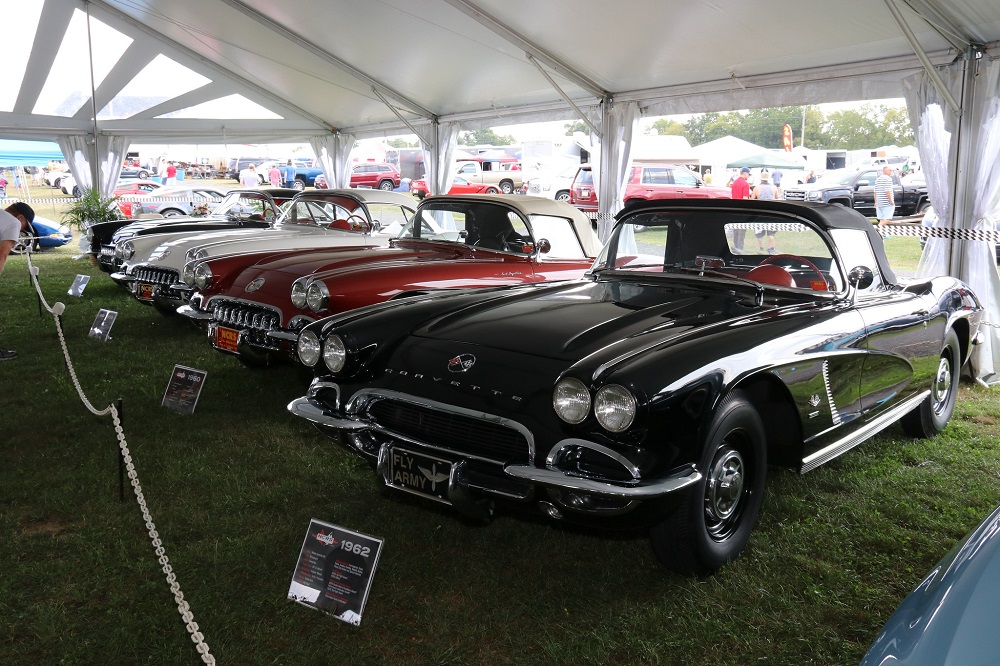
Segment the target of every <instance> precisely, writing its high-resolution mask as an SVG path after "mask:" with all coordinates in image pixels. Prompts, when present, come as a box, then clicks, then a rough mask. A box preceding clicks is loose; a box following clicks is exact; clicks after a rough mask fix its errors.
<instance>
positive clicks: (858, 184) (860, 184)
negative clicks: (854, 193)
mask: <svg viewBox="0 0 1000 666" xmlns="http://www.w3.org/2000/svg"><path fill="white" fill-rule="evenodd" d="M868 185H871V183H870V182H869V181H867V180H859V181H858V183H857V185H855V186H854V189H858V188H859V187H866V186H868Z"/></svg>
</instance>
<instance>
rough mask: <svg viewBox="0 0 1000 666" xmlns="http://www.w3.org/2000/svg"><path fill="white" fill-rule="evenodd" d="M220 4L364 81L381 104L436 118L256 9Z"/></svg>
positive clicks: (234, 1)
mask: <svg viewBox="0 0 1000 666" xmlns="http://www.w3.org/2000/svg"><path fill="white" fill-rule="evenodd" d="M220 2H223V3H224V4H227V5H229V6H230V7H232V8H233V9H235V10H237V11H239V12H240V13H242V14H244V15H245V16H248V17H250V18H252V19H253V20H254V21H256V22H257V23H260V24H261V25H262V26H264V27H266V28H267V29H269V30H271V31H272V32H275V33H277V34H279V35H281V36H282V37H284V38H285V39H287V40H288V41H290V42H292V43H294V44H296V45H298V46H301V47H302V48H304V49H305V50H307V51H309V52H310V53H312V54H313V55H315V56H316V57H318V58H320V59H322V60H325V61H326V62H328V63H329V64H331V65H333V66H334V67H336V68H337V69H340V70H343V71H345V72H347V73H348V74H350V75H351V76H353V77H354V78H356V79H358V80H360V81H364V82H365V83H367V84H368V85H369V86H371V87H372V88H373V89H374V90H376V91H378V92H379V93H381V94H379V95H378V97H379V99H381V100H382V101H383V102H385V97H391V98H392V99H395V100H396V101H397V102H399V103H401V104H402V105H403V106H405V107H407V108H409V109H410V110H411V111H413V112H414V113H416V114H418V115H420V116H423V117H424V118H427V119H428V120H434V119H435V118H436V117H437V114H436V113H434V112H433V111H431V110H430V109H427V108H425V107H424V106H423V105H421V104H419V103H418V102H415V101H414V100H412V99H410V98H409V97H407V96H406V95H404V94H403V93H401V92H398V91H396V90H393V89H392V88H390V87H389V86H387V85H385V84H384V83H382V82H381V81H379V80H378V79H376V78H374V77H372V76H369V75H368V74H366V73H365V72H362V71H361V70H360V69H358V68H357V67H354V66H353V65H351V64H349V63H347V62H345V61H343V60H341V59H340V58H338V57H337V56H335V55H333V54H332V53H330V52H329V51H326V50H324V49H323V48H321V47H319V46H318V45H316V44H314V43H313V42H311V41H309V40H308V39H306V38H305V37H303V36H302V35H300V34H298V33H296V32H294V31H292V30H290V29H289V28H286V27H285V26H283V25H282V24H280V23H278V22H277V21H275V20H274V19H272V18H271V17H269V16H267V15H265V14H262V13H260V12H258V11H257V10H256V9H253V8H252V7H248V6H247V5H245V4H244V3H242V2H240V1H239V0H220ZM386 106H389V108H390V110H392V111H393V112H394V113H395V112H396V111H395V109H393V107H392V106H391V105H389V104H388V103H386ZM397 115H398V114H397Z"/></svg>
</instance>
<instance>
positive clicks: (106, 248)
mask: <svg viewBox="0 0 1000 666" xmlns="http://www.w3.org/2000/svg"><path fill="white" fill-rule="evenodd" d="M113 256H115V246H114V245H102V246H101V258H102V259H103V258H104V257H113Z"/></svg>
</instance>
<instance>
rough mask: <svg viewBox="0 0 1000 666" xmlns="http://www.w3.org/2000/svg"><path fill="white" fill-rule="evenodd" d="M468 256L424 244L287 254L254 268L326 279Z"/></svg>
mask: <svg viewBox="0 0 1000 666" xmlns="http://www.w3.org/2000/svg"><path fill="white" fill-rule="evenodd" d="M469 254H471V253H470V252H469V251H467V250H464V249H463V248H462V246H453V245H443V244H436V243H425V244H423V245H408V246H401V245H395V246H392V247H386V246H380V247H373V248H370V249H358V250H346V251H345V250H336V249H333V250H330V251H327V252H310V253H308V254H307V255H302V254H299V253H296V252H289V253H288V254H284V255H281V256H278V257H271V258H269V259H267V260H265V261H263V262H261V263H259V264H256V266H255V267H256V268H259V269H261V271H277V272H280V273H294V274H295V275H298V276H302V275H314V276H315V277H317V278H328V277H331V276H332V275H333V274H335V273H336V272H339V271H343V270H347V269H350V268H352V267H353V266H355V265H356V264H359V263H364V265H365V268H366V269H367V268H369V267H370V268H371V269H372V270H374V269H376V268H377V267H378V266H379V265H385V263H387V262H389V263H392V264H398V263H400V262H408V261H414V262H417V261H431V260H452V259H459V258H461V257H462V256H464V255H469Z"/></svg>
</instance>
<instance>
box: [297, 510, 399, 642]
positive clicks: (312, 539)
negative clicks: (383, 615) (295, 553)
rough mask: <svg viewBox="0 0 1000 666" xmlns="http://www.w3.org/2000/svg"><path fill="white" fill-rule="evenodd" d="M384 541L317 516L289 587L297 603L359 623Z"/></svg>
mask: <svg viewBox="0 0 1000 666" xmlns="http://www.w3.org/2000/svg"><path fill="white" fill-rule="evenodd" d="M381 551H382V540H381V539H378V538H375V537H371V536H367V535H365V534H360V533H358V532H354V531H352V530H348V529H345V528H343V527H338V526H337V525H331V524H330V523H324V522H323V521H320V520H316V519H315V518H313V519H312V520H310V522H309V529H308V530H307V531H306V538H305V540H303V542H302V549H301V550H300V551H299V560H298V563H297V565H296V567H295V573H294V575H293V576H292V583H291V585H290V586H289V588H288V598H289V599H291V600H292V601H295V602H296V603H300V604H302V605H303V606H307V607H309V608H315V609H316V610H319V611H322V612H324V613H327V614H328V615H332V616H334V617H335V618H337V619H338V620H343V621H344V622H348V623H350V624H353V625H354V626H358V625H360V624H361V614H362V613H363V612H364V609H365V602H366V601H367V600H368V592H369V590H370V589H371V584H372V579H373V578H374V575H375V567H376V566H377V565H378V556H379V553H380V552H381Z"/></svg>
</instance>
